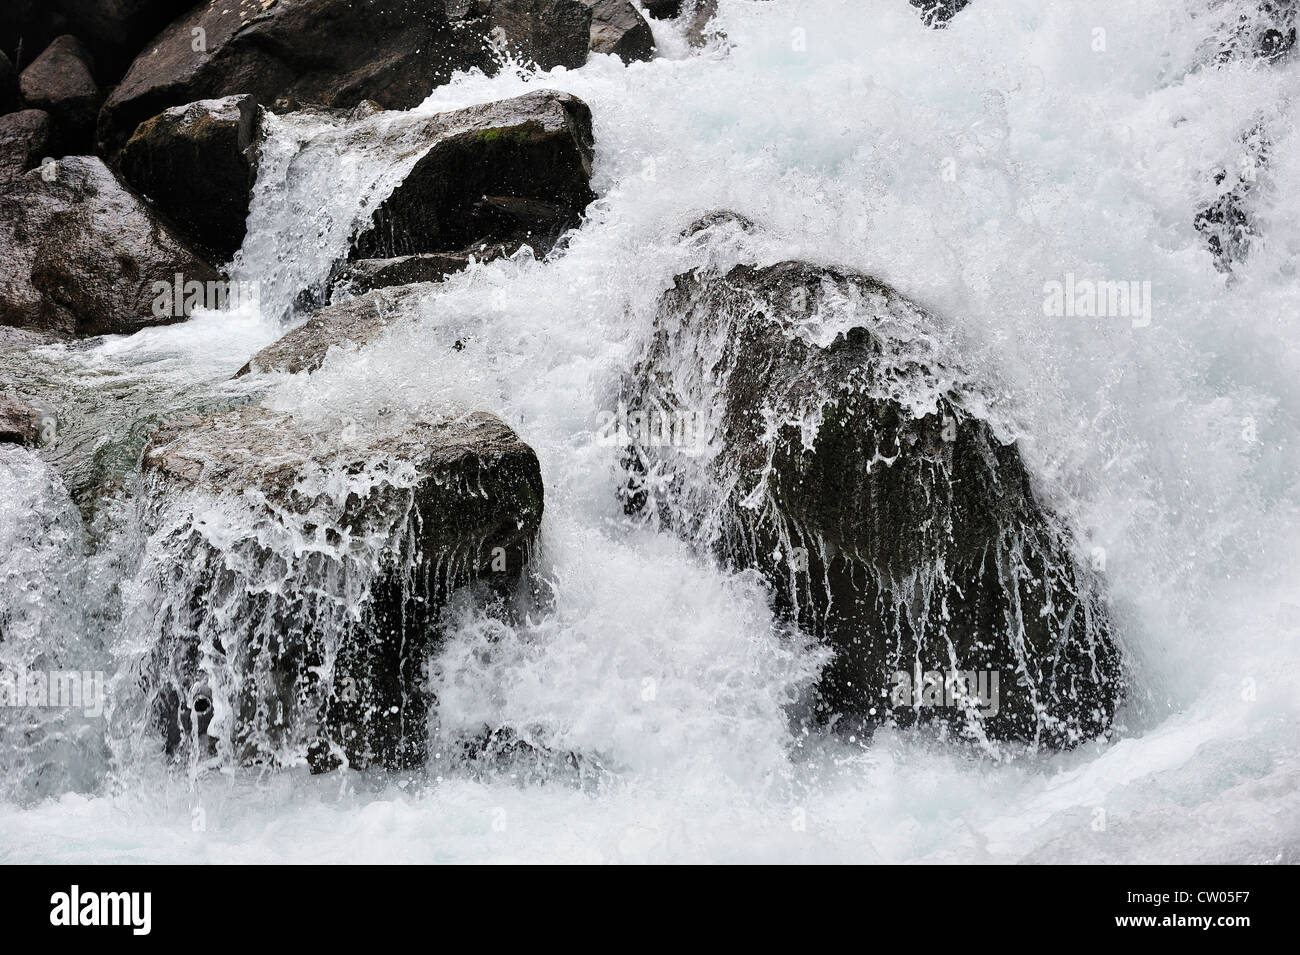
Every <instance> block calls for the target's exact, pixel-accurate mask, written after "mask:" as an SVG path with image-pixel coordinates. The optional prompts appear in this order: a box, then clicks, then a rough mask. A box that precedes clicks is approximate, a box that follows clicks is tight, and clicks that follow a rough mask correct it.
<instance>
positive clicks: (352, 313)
mask: <svg viewBox="0 0 1300 955" xmlns="http://www.w3.org/2000/svg"><path fill="white" fill-rule="evenodd" d="M424 291H425V288H424V287H422V286H420V285H407V286H400V287H398V288H392V289H388V288H383V289H377V290H375V291H373V292H370V293H368V294H366V295H361V296H358V297H357V298H354V299H349V300H347V301H345V302H341V303H339V304H337V305H331V306H329V307H327V308H323V309H321V310H320V311H318V312H317V313H316V314H315V315H313V316H312V317H311V318H309V319H307V321H306V322H304V323H303V324H301V325H299V326H298V327H297V328H295V329H292V330H291V331H289V332H287V333H286V334H285V335H284V336H283V337H282V338H280V339H278V340H277V341H274V342H272V343H271V344H270V345H267V346H266V347H265V348H263V349H262V350H261V351H259V352H258V353H257V354H256V355H254V356H253V357H252V358H250V359H249V360H248V363H247V364H246V365H244V367H243V368H241V369H239V371H237V372H235V377H236V378H240V377H242V376H244V375H248V374H266V373H269V372H277V371H282V372H287V373H289V374H299V373H304V372H305V373H310V372H313V371H315V370H316V369H317V368H319V367H320V366H321V365H322V364H324V362H325V356H326V355H327V354H329V350H330V349H331V348H341V347H344V346H349V345H351V346H362V345H366V344H369V343H370V342H372V341H374V340H376V339H377V338H379V336H380V335H382V334H383V332H384V330H385V329H386V328H388V326H389V324H390V323H392V322H394V321H396V320H397V319H399V318H401V317H402V316H403V315H406V314H408V313H409V310H410V308H411V306H412V305H413V303H414V302H415V301H416V300H418V299H419V297H420V295H421V294H422V293H423V292H424Z"/></svg>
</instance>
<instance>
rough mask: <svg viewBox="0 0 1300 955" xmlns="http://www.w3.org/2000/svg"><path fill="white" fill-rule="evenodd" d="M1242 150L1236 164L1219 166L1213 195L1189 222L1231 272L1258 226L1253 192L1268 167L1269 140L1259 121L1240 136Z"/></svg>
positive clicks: (1218, 263) (1217, 260)
mask: <svg viewBox="0 0 1300 955" xmlns="http://www.w3.org/2000/svg"><path fill="white" fill-rule="evenodd" d="M1241 146H1242V148H1241V153H1240V155H1239V161H1238V163H1237V165H1236V167H1235V168H1221V169H1219V170H1218V171H1217V172H1216V173H1215V174H1214V182H1215V198H1214V199H1213V200H1212V201H1210V202H1209V203H1207V204H1206V205H1205V206H1203V207H1201V208H1200V209H1199V210H1198V211H1197V213H1196V216H1195V218H1194V219H1193V220H1192V224H1193V225H1194V226H1195V228H1196V231H1198V232H1200V233H1201V234H1202V235H1203V236H1205V244H1206V245H1207V246H1208V247H1209V249H1210V252H1211V253H1213V255H1214V266H1215V268H1216V269H1218V270H1219V271H1220V272H1231V271H1232V267H1233V265H1234V264H1236V263H1239V262H1244V261H1245V260H1246V257H1247V255H1249V253H1250V246H1251V243H1252V242H1253V241H1254V240H1255V239H1256V238H1257V237H1258V235H1259V230H1258V226H1257V223H1256V221H1255V217H1254V215H1253V214H1252V213H1253V207H1254V193H1255V189H1256V186H1257V185H1258V183H1259V177H1260V175H1261V174H1262V173H1263V172H1264V171H1265V170H1266V169H1267V168H1268V163H1269V155H1270V152H1271V148H1272V143H1271V142H1270V140H1269V137H1268V136H1267V134H1266V132H1265V130H1264V126H1263V124H1262V123H1256V124H1255V125H1254V126H1253V127H1251V128H1250V129H1249V130H1247V131H1246V132H1245V133H1244V134H1243V135H1242V137H1241Z"/></svg>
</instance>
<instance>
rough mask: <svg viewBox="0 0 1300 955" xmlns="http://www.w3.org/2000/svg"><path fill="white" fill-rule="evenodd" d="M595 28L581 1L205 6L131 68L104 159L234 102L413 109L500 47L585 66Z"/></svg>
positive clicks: (323, 0)
mask: <svg viewBox="0 0 1300 955" xmlns="http://www.w3.org/2000/svg"><path fill="white" fill-rule="evenodd" d="M590 24H591V19H590V13H589V11H588V10H587V8H586V7H585V6H583V5H582V4H581V3H580V2H579V0H448V2H446V3H413V2H410V0H273V2H268V0H206V2H200V3H199V4H197V5H196V6H195V7H194V8H193V9H192V10H190V11H189V12H188V13H186V14H185V15H184V16H181V17H179V18H178V19H177V20H176V21H175V22H173V23H172V24H170V25H169V26H168V27H166V28H165V29H164V30H163V31H162V33H160V34H159V35H158V36H157V37H156V38H155V39H154V40H153V41H152V42H151V43H150V44H149V45H148V47H147V48H146V49H145V51H144V52H143V53H142V54H141V55H140V56H139V57H138V58H137V59H136V60H135V62H134V63H132V64H131V68H130V69H129V70H128V71H127V73H126V76H124V77H123V79H122V82H121V83H120V84H119V85H118V86H117V88H116V89H115V90H114V91H113V93H112V95H111V96H109V98H108V100H107V102H105V104H104V108H103V111H102V113H101V115H100V119H99V143H100V149H101V152H103V153H104V154H105V155H115V154H116V152H117V151H118V150H119V149H120V148H121V146H122V145H123V144H124V143H125V142H126V141H127V140H128V139H129V138H130V136H131V134H132V133H133V132H134V130H135V128H136V126H137V125H138V124H139V123H141V122H143V121H144V120H146V119H148V118H149V117H150V116H156V115H157V114H158V113H160V112H162V111H163V110H164V109H167V108H168V107H171V106H178V105H180V104H182V103H188V102H193V101H195V100H201V99H213V98H219V97H224V96H231V95H235V94H248V95H250V96H252V97H254V99H256V100H257V102H259V103H261V104H263V105H270V104H272V103H274V102H275V101H276V99H278V98H280V97H285V96H289V97H294V98H296V99H298V100H301V101H302V102H306V103H315V104H318V105H321V106H328V107H345V108H346V107H352V106H355V105H357V104H358V103H360V102H362V101H364V100H373V101H375V102H376V103H378V104H379V105H381V106H383V107H385V108H387V109H409V108H410V107H412V106H415V105H417V104H418V103H419V102H420V101H421V100H423V99H424V98H425V97H426V96H428V95H429V92H430V91H431V90H432V89H433V88H434V87H436V86H439V85H441V84H442V83H445V82H447V80H448V79H450V78H451V75H452V73H453V72H455V71H456V70H469V69H473V68H479V69H483V70H485V71H487V72H492V71H494V70H495V69H497V68H498V61H497V59H496V57H495V55H494V53H493V51H492V48H491V44H490V43H489V42H488V41H489V40H490V39H491V38H494V37H495V38H496V39H497V40H498V41H501V42H504V44H505V46H506V47H507V48H508V49H510V50H512V51H514V52H516V53H517V54H519V55H521V56H524V57H526V58H528V59H531V60H535V61H536V62H537V63H539V64H540V65H541V66H542V67H543V68H544V69H550V68H551V67H554V66H569V67H576V66H581V65H582V64H583V63H584V62H585V61H586V58H587V45H588V42H589V38H588V34H589V32H590Z"/></svg>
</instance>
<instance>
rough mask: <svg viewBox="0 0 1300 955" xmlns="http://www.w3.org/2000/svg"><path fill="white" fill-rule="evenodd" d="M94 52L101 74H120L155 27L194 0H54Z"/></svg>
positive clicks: (155, 30) (154, 34) (153, 33)
mask: <svg viewBox="0 0 1300 955" xmlns="http://www.w3.org/2000/svg"><path fill="white" fill-rule="evenodd" d="M53 2H54V4H55V5H56V6H57V7H58V8H59V10H60V11H61V12H62V13H63V14H64V16H65V17H67V19H68V20H69V22H71V23H73V24H75V25H76V30H77V35H78V36H79V37H81V39H82V40H83V41H84V42H85V44H86V46H87V47H89V48H90V51H91V52H92V53H93V54H94V56H95V61H96V65H97V66H99V67H100V68H101V70H102V71H103V75H102V77H101V78H103V79H107V80H113V79H116V78H117V77H120V76H121V75H122V74H123V73H124V72H125V71H126V68H127V67H128V66H130V65H131V60H133V59H134V58H135V55H136V54H137V53H139V52H140V51H141V50H142V49H143V48H144V45H145V44H146V43H147V42H148V41H150V40H152V39H153V38H154V37H155V36H157V35H158V31H159V30H161V29H162V28H163V27H165V26H167V24H169V23H171V22H172V21H173V20H175V19H176V18H177V17H179V16H181V15H182V14H184V13H185V12H187V11H188V10H189V9H190V8H191V7H193V6H194V3H195V0H53Z"/></svg>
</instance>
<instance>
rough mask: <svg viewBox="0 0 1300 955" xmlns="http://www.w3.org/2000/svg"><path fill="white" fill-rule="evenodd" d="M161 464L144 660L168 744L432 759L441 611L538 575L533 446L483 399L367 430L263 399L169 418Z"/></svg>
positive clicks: (329, 757)
mask: <svg viewBox="0 0 1300 955" xmlns="http://www.w3.org/2000/svg"><path fill="white" fill-rule="evenodd" d="M349 431H351V432H352V433H349ZM143 462H144V463H143V473H144V487H145V494H146V502H147V508H148V515H149V516H148V518H147V525H148V526H149V528H150V529H151V531H152V539H151V541H150V545H149V553H150V555H151V560H150V562H149V564H148V566H147V569H146V574H147V580H153V581H158V582H162V581H165V582H166V585H165V586H161V587H159V588H158V589H157V590H156V591H151V590H150V589H149V587H148V586H146V588H145V591H144V592H146V593H150V592H152V593H156V594H158V596H156V597H154V598H153V599H154V600H155V601H156V602H157V604H158V605H150V607H149V608H147V610H145V612H146V613H147V614H148V616H147V617H143V618H142V619H147V620H149V621H151V623H150V624H149V626H150V627H151V628H152V629H151V630H150V631H148V632H146V633H143V634H142V635H141V636H142V638H143V639H144V640H145V641H146V643H147V645H148V646H149V648H150V649H149V651H148V652H147V653H146V654H145V658H144V659H143V660H142V661H141V663H140V667H141V672H142V674H143V679H144V680H145V683H146V685H147V686H148V688H149V690H150V693H151V695H152V697H153V699H154V700H155V701H156V704H155V708H154V712H153V714H152V721H153V722H154V724H155V725H156V726H159V727H160V728H161V729H162V730H163V732H164V733H165V735H166V737H167V740H168V748H169V750H170V751H171V752H173V753H174V754H176V755H177V756H183V755H186V754H189V755H191V756H193V755H194V754H196V753H197V755H198V756H199V757H200V758H202V757H206V756H207V755H208V754H210V753H212V754H215V755H217V756H218V757H224V759H225V760H226V761H228V762H230V763H234V762H242V763H260V764H263V765H291V764H294V763H301V762H303V761H304V760H306V761H307V762H308V763H309V764H310V765H311V767H312V768H313V769H314V770H317V771H320V770H327V769H331V768H333V767H335V766H337V765H340V764H341V763H342V762H343V761H344V760H346V761H347V763H348V764H349V765H351V766H352V767H355V768H365V767H367V766H373V765H382V766H387V767H393V768H397V767H410V766H415V765H418V764H420V763H421V762H423V760H424V758H425V744H426V740H427V738H428V727H427V723H426V714H427V711H428V707H429V703H430V700H429V697H428V694H427V692H426V690H425V685H426V684H425V679H424V676H423V668H424V665H425V662H426V661H427V659H428V658H429V655H430V654H431V653H432V652H433V650H434V649H435V648H436V645H437V642H438V639H439V631H438V617H439V612H440V611H441V609H442V607H443V606H444V604H445V603H446V600H447V598H448V597H449V596H450V595H451V594H452V593H453V592H454V591H456V590H458V589H459V588H462V587H464V586H466V585H469V584H471V583H474V582H476V581H479V582H485V583H487V584H489V585H490V584H495V585H496V586H497V588H498V589H499V590H500V591H501V592H507V591H508V590H509V588H510V587H511V586H512V585H513V584H514V583H515V581H516V580H517V578H518V577H519V575H520V573H521V571H522V569H523V567H524V562H525V559H526V556H527V554H528V552H529V550H530V548H531V546H532V543H533V540H534V538H535V536H536V534H537V532H538V528H539V526H540V523H541V517H542V509H543V490H542V480H541V472H540V468H539V465H538V460H537V456H536V454H535V453H534V452H533V450H532V449H531V448H529V447H528V446H527V445H526V444H524V443H523V442H522V441H521V440H520V439H519V437H518V436H517V435H516V434H515V433H514V432H513V431H511V429H510V428H509V427H507V426H506V425H505V424H504V423H503V422H502V421H500V420H499V419H498V418H496V417H494V416H492V415H490V414H484V413H475V414H468V415H465V416H463V417H460V418H457V419H454V420H449V421H445V422H437V423H426V422H420V421H416V422H411V423H406V424H402V425H394V426H393V427H392V429H391V430H384V431H377V432H374V433H366V434H361V433H359V432H357V430H356V428H355V426H348V427H345V428H344V430H343V431H342V432H336V431H332V430H330V428H329V427H328V426H323V425H311V424H309V423H308V422H306V421H299V420H294V419H291V418H285V417H282V416H279V415H276V414H274V413H272V412H270V411H268V410H267V409H265V408H263V407H261V406H259V405H245V406H243V407H241V408H238V409H235V410H233V411H229V412H222V413H218V414H215V415H212V416H209V417H199V418H190V419H186V420H183V421H180V422H177V423H175V424H173V425H171V426H168V427H165V428H163V429H162V430H160V431H159V432H158V433H157V434H156V435H155V436H154V438H153V439H152V441H151V442H150V444H149V446H148V448H147V449H146V451H145V454H144V459H143ZM141 609H142V610H144V609H145V608H141ZM209 708H212V709H213V710H215V712H216V713H217V714H219V715H217V716H215V717H213V716H211V715H210V714H209V713H208V710H209ZM220 714H224V715H220Z"/></svg>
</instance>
